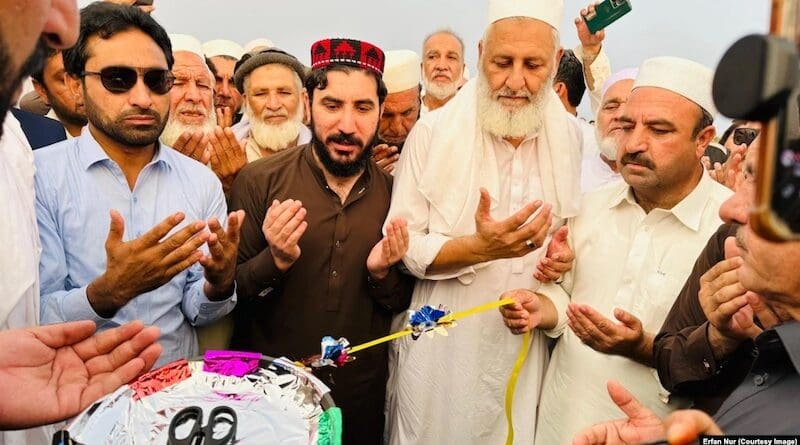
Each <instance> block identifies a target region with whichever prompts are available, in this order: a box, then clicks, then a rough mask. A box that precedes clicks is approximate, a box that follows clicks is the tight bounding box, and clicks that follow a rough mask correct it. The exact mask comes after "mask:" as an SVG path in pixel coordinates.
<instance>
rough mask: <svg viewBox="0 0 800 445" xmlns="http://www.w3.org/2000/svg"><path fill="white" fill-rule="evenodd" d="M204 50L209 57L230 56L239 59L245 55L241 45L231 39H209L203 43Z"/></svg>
mask: <svg viewBox="0 0 800 445" xmlns="http://www.w3.org/2000/svg"><path fill="white" fill-rule="evenodd" d="M203 52H204V53H206V57H208V58H209V59H210V58H212V57H217V56H228V57H233V58H234V59H236V60H239V59H241V58H242V56H243V55H244V49H242V47H241V45H239V44H238V43H236V42H234V41H231V40H224V39H217V40H209V41H208V42H206V43H204V44H203Z"/></svg>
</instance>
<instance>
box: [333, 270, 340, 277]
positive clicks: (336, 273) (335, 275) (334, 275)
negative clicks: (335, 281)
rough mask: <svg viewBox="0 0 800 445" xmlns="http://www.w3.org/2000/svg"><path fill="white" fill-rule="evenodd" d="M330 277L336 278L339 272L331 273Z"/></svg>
mask: <svg viewBox="0 0 800 445" xmlns="http://www.w3.org/2000/svg"><path fill="white" fill-rule="evenodd" d="M331 276H332V277H333V278H336V277H338V276H339V272H336V271H335V270H334V271H333V272H331Z"/></svg>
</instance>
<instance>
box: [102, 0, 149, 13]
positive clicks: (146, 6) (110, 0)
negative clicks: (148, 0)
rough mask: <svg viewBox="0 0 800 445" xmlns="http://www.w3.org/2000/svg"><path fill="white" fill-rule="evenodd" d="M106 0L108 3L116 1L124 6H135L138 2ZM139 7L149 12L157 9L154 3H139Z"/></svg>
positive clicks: (115, 0) (132, 0) (115, 1)
mask: <svg viewBox="0 0 800 445" xmlns="http://www.w3.org/2000/svg"><path fill="white" fill-rule="evenodd" d="M105 1H107V2H108V3H116V4H118V5H123V6H133V5H134V4H135V3H136V0H105ZM137 7H138V8H139V9H141V10H142V12H146V13H148V14H150V13H151V12H153V11H155V10H156V7H155V6H153V5H139V6H137Z"/></svg>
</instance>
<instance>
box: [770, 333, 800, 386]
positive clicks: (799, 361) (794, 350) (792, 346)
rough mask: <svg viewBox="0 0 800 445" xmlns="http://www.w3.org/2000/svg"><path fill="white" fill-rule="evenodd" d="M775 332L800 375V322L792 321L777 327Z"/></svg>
mask: <svg viewBox="0 0 800 445" xmlns="http://www.w3.org/2000/svg"><path fill="white" fill-rule="evenodd" d="M775 332H777V333H778V337H780V339H781V342H782V343H783V348H784V349H785V350H786V353H787V354H788V355H789V359H790V360H791V361H792V365H794V369H795V371H797V373H798V374H800V321H790V322H786V323H782V324H780V325H778V326H775Z"/></svg>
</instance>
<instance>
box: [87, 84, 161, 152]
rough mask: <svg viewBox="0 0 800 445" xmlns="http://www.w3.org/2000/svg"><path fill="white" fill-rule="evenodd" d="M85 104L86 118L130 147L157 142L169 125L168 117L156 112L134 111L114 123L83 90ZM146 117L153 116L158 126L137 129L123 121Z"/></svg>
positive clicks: (124, 114) (120, 116)
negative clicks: (141, 116) (131, 117)
mask: <svg viewBox="0 0 800 445" xmlns="http://www.w3.org/2000/svg"><path fill="white" fill-rule="evenodd" d="M83 103H84V109H85V110H86V116H87V118H88V119H89V122H91V123H92V125H93V126H94V127H95V128H97V129H98V130H100V131H101V132H103V133H104V134H106V135H107V136H108V137H109V138H111V139H113V140H115V141H117V142H119V143H120V144H123V145H127V146H129V147H147V146H148V145H150V144H152V143H154V142H156V141H157V140H158V138H159V136H161V132H163V131H164V127H165V126H166V125H167V117H168V116H161V115H160V114H158V112H156V111H155V110H145V109H134V110H130V111H128V112H125V113H123V114H121V115H119V116H117V117H116V119H114V120H113V121H112V120H111V119H108V118H107V117H106V116H105V115H103V114H102V113H101V112H100V107H99V106H98V105H97V104H96V103H95V102H94V101H92V99H91V98H90V97H89V95H88V94H87V92H86V86H85V85H84V88H83ZM133 115H145V116H152V117H153V118H155V120H156V124H155V125H152V126H150V127H145V128H135V127H131V126H129V125H126V124H125V123H124V122H123V120H124V119H125V118H126V117H128V116H133Z"/></svg>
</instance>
